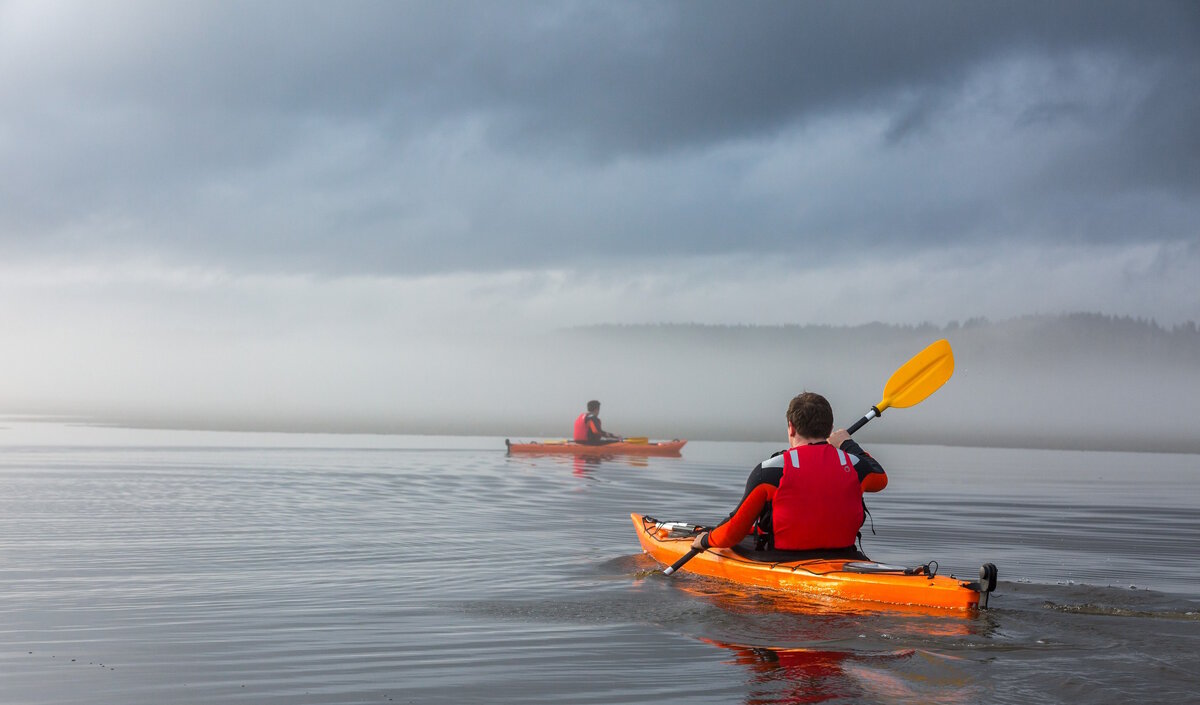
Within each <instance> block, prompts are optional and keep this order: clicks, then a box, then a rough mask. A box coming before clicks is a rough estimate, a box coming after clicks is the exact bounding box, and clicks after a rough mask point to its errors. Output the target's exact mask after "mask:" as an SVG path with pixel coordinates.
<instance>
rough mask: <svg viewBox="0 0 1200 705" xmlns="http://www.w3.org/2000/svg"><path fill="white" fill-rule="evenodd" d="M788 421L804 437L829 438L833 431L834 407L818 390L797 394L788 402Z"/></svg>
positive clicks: (798, 434)
mask: <svg viewBox="0 0 1200 705" xmlns="http://www.w3.org/2000/svg"><path fill="white" fill-rule="evenodd" d="M787 420H788V423H790V424H791V425H792V431H793V432H794V433H795V434H796V435H797V436H800V437H802V438H828V437H829V434H830V433H833V407H831V406H830V405H829V402H828V401H827V400H826V399H825V397H823V396H821V395H820V394H817V393H816V392H804V393H803V394H799V395H797V396H796V397H795V398H793V399H792V401H791V403H790V404H788V410H787Z"/></svg>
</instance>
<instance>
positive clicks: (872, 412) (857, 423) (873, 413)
mask: <svg viewBox="0 0 1200 705" xmlns="http://www.w3.org/2000/svg"><path fill="white" fill-rule="evenodd" d="M882 415H883V412H882V411H880V410H879V409H878V408H877V407H874V406H872V407H871V410H870V411H868V412H867V413H866V414H864V415H863V417H862V418H861V419H859V420H858V421H855V422H854V425H853V426H851V427H850V428H848V429H846V433H849V434H850V435H851V436H853V435H854V432H855V431H857V430H858V429H860V428H862V427H863V426H866V425H867V422H868V421H870V420H871V419H873V418H875V417H877V416H882Z"/></svg>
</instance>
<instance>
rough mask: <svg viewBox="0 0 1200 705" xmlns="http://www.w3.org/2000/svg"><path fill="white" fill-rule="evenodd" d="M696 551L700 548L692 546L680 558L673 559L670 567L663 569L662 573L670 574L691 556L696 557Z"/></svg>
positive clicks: (691, 557)
mask: <svg viewBox="0 0 1200 705" xmlns="http://www.w3.org/2000/svg"><path fill="white" fill-rule="evenodd" d="M698 553H700V549H698V548H693V549H692V550H690V551H688V552H687V553H685V554H683V557H682V558H680V559H679V560H677V561H675V562H674V563H672V564H671V567H669V568H667V569H666V570H664V571H663V575H670V574H671V573H674V572H675V571H677V570H679V569H680V568H682V567H683V564H684V563H687V562H688V561H690V560H692V559H693V558H695V557H696V554H698Z"/></svg>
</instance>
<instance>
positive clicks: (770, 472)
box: [742, 450, 783, 500]
mask: <svg viewBox="0 0 1200 705" xmlns="http://www.w3.org/2000/svg"><path fill="white" fill-rule="evenodd" d="M780 453H783V451H782V450H781V451H779V453H775V454H774V455H772V456H771V457H772V458H774V457H775V456H776V455H779V454H780ZM782 478H783V468H764V467H763V466H762V463H759V464H758V465H755V466H754V469H753V470H751V471H750V476H749V477H747V478H746V491H745V492H743V493H742V499H743V500H745V499H746V497H749V496H750V492H751V491H753V490H754V488H755V487H758V486H759V485H761V484H763V483H764V482H765V483H767V484H768V485H775V486H776V487H779V481H780V480H781V479H782Z"/></svg>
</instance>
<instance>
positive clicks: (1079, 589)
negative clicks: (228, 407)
mask: <svg viewBox="0 0 1200 705" xmlns="http://www.w3.org/2000/svg"><path fill="white" fill-rule="evenodd" d="M0 425H2V426H3V427H4V428H3V430H0V585H2V586H3V590H0V673H2V674H3V677H2V678H0V702H2V703H44V704H51V703H128V704H134V703H195V702H244V703H371V702H381V703H384V702H403V703H409V702H411V703H474V702H478V703H484V702H487V703H538V702H554V703H561V702H573V703H689V704H694V703H731V702H745V703H782V702H829V701H834V702H839V703H875V702H935V703H959V702H962V703H969V702H1013V703H1017V702H1064V703H1065V702H1071V703H1080V702H1128V701H1133V700H1135V699H1136V700H1138V701H1151V702H1153V701H1173V702H1195V701H1196V697H1197V696H1196V693H1197V692H1200V676H1198V675H1197V673H1200V656H1198V654H1200V617H1198V616H1197V610H1198V609H1200V588H1198V587H1197V585H1198V583H1197V580H1196V569H1197V559H1196V556H1197V554H1198V549H1200V489H1197V479H1200V456H1195V455H1172V454H1133V453H1087V452H1065V451H1026V450H995V449H991V450H989V449H979V448H949V447H939V446H899V445H876V446H871V445H870V443H869V434H866V433H865V432H864V434H861V435H863V438H862V439H861V440H862V442H863V443H864V445H867V447H868V449H869V450H871V451H872V452H873V453H874V454H875V455H876V457H877V458H879V459H880V461H881V462H882V463H883V464H884V466H885V467H886V468H887V470H888V473H889V477H890V478H891V484H890V486H889V487H888V488H887V489H886V490H885V491H884V492H883V493H881V494H879V495H877V496H874V497H871V498H869V505H870V507H871V511H872V516H873V522H874V527H875V531H876V534H875V535H871V534H870V533H869V531H868V534H867V537H866V542H865V548H866V550H867V552H868V553H869V554H870V555H871V556H872V558H875V559H876V560H880V561H885V562H889V563H908V564H917V563H925V562H928V561H930V560H936V561H937V562H938V565H939V569H940V571H941V572H943V573H952V574H955V575H960V576H972V577H973V576H974V575H976V574H977V572H978V568H979V565H980V564H981V563H983V562H985V561H991V562H993V563H996V564H997V565H998V566H999V569H1000V587H999V589H998V590H997V592H996V593H995V595H994V596H993V598H992V609H991V610H988V611H986V612H982V613H971V614H965V615H964V614H957V613H941V612H939V611H914V610H902V609H884V610H862V609H852V608H851V607H850V606H840V607H836V608H835V607H831V606H830V605H829V604H815V603H813V602H811V601H806V600H804V599H802V598H798V597H795V596H787V595H779V594H774V593H768V592H764V591H754V590H746V589H739V588H737V587H736V586H731V585H728V584H724V583H720V582H718V581H713V580H708V579H704V578H698V577H695V576H691V575H688V574H686V573H681V574H679V575H677V576H674V577H670V578H668V577H664V576H662V575H661V574H660V573H659V572H658V571H657V570H656V568H657V567H658V566H657V565H656V564H655V563H654V561H652V560H651V559H649V558H648V557H646V556H644V555H642V554H641V551H640V549H639V547H638V543H637V538H636V535H635V533H634V530H633V525H632V524H631V522H630V520H629V516H628V515H629V512H631V511H639V512H645V513H648V514H652V515H654V516H656V517H659V518H660V519H683V520H691V521H699V522H715V521H717V520H719V519H720V518H721V517H723V516H724V515H725V514H726V513H728V512H729V511H730V510H731V509H733V506H734V504H735V503H736V501H737V499H738V498H739V497H740V493H741V489H742V485H743V483H744V481H745V475H746V473H747V472H748V471H749V469H750V468H751V467H752V466H753V465H754V464H755V463H756V462H757V461H759V460H761V459H762V458H764V457H766V456H767V455H769V454H770V453H771V452H772V451H773V450H775V449H777V448H776V446H774V445H772V444H753V443H703V442H693V443H690V444H688V446H687V447H686V448H685V449H684V453H683V457H680V458H649V459H623V460H622V459H612V460H600V461H592V462H585V461H582V460H575V459H572V458H565V457H540V458H539V457H527V458H523V457H509V456H507V455H506V454H505V453H504V443H503V439H501V438H458V437H415V436H408V437H405V436H350V435H346V436H342V435H286V434H221V433H194V432H166V431H138V430H127V429H105V428H94V427H76V426H65V425H62V424H53V423H44V422H30V421H11V422H5V423H2V424H0ZM868 529H869V527H868Z"/></svg>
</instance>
